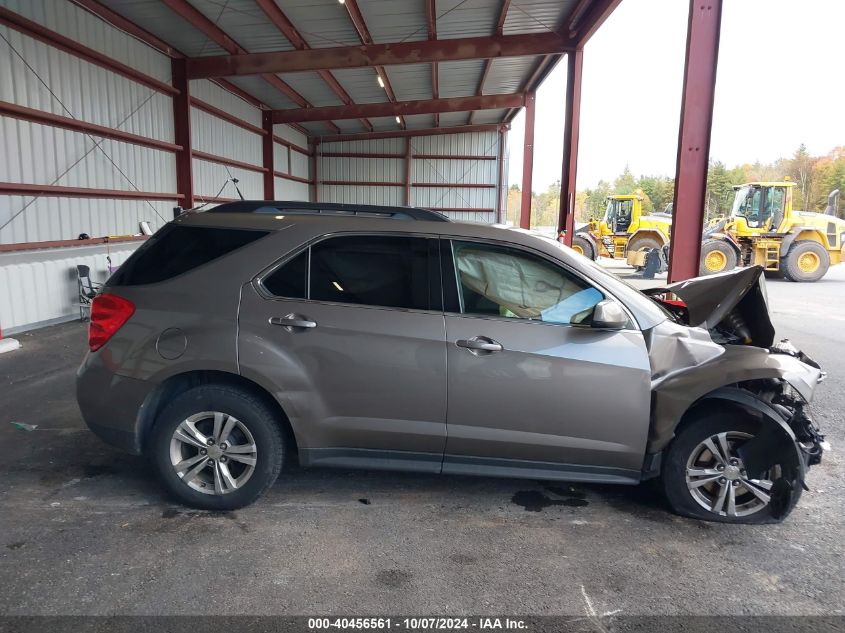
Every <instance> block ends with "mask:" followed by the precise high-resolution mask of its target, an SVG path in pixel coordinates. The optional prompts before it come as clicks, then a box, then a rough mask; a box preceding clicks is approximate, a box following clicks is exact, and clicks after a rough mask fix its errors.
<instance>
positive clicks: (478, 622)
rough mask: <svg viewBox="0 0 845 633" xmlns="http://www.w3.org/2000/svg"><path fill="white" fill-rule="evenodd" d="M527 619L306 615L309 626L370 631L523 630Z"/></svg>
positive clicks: (312, 629) (311, 627)
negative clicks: (317, 616)
mask: <svg viewBox="0 0 845 633" xmlns="http://www.w3.org/2000/svg"><path fill="white" fill-rule="evenodd" d="M525 628H526V623H525V621H524V620H520V619H518V618H495V617H479V618H463V617H458V618H442V617H437V618H435V617H430V618H429V617H419V618H377V617H375V618H374V617H369V618H354V617H353V618H308V629H309V630H311V631H320V630H332V629H334V630H370V631H389V630H393V629H395V630H404V631H455V630H472V629H476V630H481V631H485V630H487V631H494V630H511V631H518V630H524V629H525Z"/></svg>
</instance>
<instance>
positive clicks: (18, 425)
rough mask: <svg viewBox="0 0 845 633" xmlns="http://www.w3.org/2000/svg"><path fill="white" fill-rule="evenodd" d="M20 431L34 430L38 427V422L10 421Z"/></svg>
mask: <svg viewBox="0 0 845 633" xmlns="http://www.w3.org/2000/svg"><path fill="white" fill-rule="evenodd" d="M9 424H11V425H12V426H13V427H15V428H16V429H17V430H18V431H34V430H35V429H37V428H38V425H37V424H24V423H23V422H10V423H9Z"/></svg>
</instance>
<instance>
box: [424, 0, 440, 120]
mask: <svg viewBox="0 0 845 633" xmlns="http://www.w3.org/2000/svg"><path fill="white" fill-rule="evenodd" d="M436 4H437V3H436V0H426V2H425V21H426V26H427V27H428V39H429V40H436V39H437V6H436ZM437 74H438V73H437V62H432V64H431V98H432V99H439V98H440V86H439V83H440V82H439V79H438V76H437ZM434 127H440V115H439V114H436V113H435V114H434Z"/></svg>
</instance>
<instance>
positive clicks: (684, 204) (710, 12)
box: [669, 0, 722, 282]
mask: <svg viewBox="0 0 845 633" xmlns="http://www.w3.org/2000/svg"><path fill="white" fill-rule="evenodd" d="M721 22H722V0H707V2H706V3H704V2H698V1H697V0H691V2H690V13H689V26H688V30H687V54H686V63H685V66H684V92H683V97H682V101H681V125H680V132H679V134H678V163H677V167H676V171H675V199H674V217H673V222H672V247H671V253H670V257H669V281H670V282H674V281H682V280H684V279H689V278H690V277H695V276H697V275H698V268H699V258H700V257H701V230H702V227H703V223H704V195H705V190H706V188H707V163H708V160H709V157H710V127H711V125H712V122H713V97H714V93H715V89H716V65H717V63H718V60H719V29H720V26H721Z"/></svg>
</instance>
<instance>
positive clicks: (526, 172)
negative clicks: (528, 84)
mask: <svg viewBox="0 0 845 633" xmlns="http://www.w3.org/2000/svg"><path fill="white" fill-rule="evenodd" d="M523 145H524V149H523V152H522V203H521V204H520V206H519V226H520V227H521V228H523V229H530V228H531V176H532V175H533V173H534V93H533V92H530V93H528V94H527V95H525V140H524V141H523Z"/></svg>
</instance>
